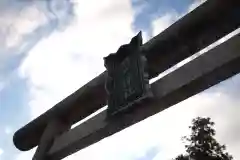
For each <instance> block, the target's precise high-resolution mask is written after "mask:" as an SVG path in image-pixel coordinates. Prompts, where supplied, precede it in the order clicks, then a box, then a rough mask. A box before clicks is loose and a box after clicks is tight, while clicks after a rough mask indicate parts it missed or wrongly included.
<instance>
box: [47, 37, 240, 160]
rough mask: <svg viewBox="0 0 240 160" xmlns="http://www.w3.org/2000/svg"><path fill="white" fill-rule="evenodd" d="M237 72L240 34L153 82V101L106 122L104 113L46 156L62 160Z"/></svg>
mask: <svg viewBox="0 0 240 160" xmlns="http://www.w3.org/2000/svg"><path fill="white" fill-rule="evenodd" d="M239 72H240V34H238V35H236V36H234V37H233V38H231V39H230V40H228V41H227V42H225V43H223V44H221V45H219V46H217V47H216V48H214V49H212V50H210V51H208V52H207V53H205V54H203V55H201V56H199V57H198V58H196V59H194V60H192V61H190V62H189V63H187V64H185V65H184V66H182V67H180V68H178V69H177V70H175V71H173V72H171V73H170V74H168V75H167V76H165V77H163V78H161V79H159V80H158V81H156V82H155V83H153V84H152V85H151V87H152V92H153V94H154V98H153V99H150V100H148V101H146V102H145V103H142V104H139V105H138V106H137V107H136V108H135V109H133V110H131V111H128V112H126V113H124V114H121V115H118V116H117V117H115V119H111V120H109V121H108V120H106V116H107V114H106V111H103V112H101V113H99V114H98V115H96V116H95V117H93V118H91V119H90V120H88V121H86V122H85V123H83V124H80V125H79V126H77V127H75V128H74V129H72V130H71V131H69V132H67V133H65V134H63V135H61V136H60V137H58V138H56V139H55V141H54V144H53V146H52V148H51V149H50V151H49V156H50V158H51V159H53V160H55V159H56V160H57V159H61V158H64V157H66V156H68V155H69V154H71V153H74V152H76V151H78V150H80V149H82V148H84V147H87V146H89V145H91V144H93V143H96V142H98V141H100V140H101V139H103V138H105V137H107V136H110V135H112V134H114V133H116V132H118V131H120V130H122V129H124V128H126V127H129V126H131V125H133V124H135V123H137V122H139V121H141V120H143V119H145V118H147V117H149V116H152V115H154V114H156V113H158V112H160V111H162V110H164V109H166V108H168V107H170V106H172V105H174V104H176V103H178V102H180V101H182V100H185V99H187V98H189V97H190V96H192V95H195V94H196V93H199V92H201V91H203V90H205V89H207V88H209V87H211V86H213V85H215V84H217V83H219V82H221V81H223V80H225V79H227V78H229V77H231V76H233V75H235V74H237V73H239Z"/></svg>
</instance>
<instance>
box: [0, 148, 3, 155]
mask: <svg viewBox="0 0 240 160" xmlns="http://www.w3.org/2000/svg"><path fill="white" fill-rule="evenodd" d="M3 152H4V151H3V149H1V148H0V156H1V155H2V154H3Z"/></svg>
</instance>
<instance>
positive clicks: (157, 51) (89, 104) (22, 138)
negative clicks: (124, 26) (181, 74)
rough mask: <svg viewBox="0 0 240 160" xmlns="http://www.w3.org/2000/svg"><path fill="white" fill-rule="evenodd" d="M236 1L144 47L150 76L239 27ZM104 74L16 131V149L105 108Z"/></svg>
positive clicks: (213, 4) (213, 0) (215, 3)
mask: <svg viewBox="0 0 240 160" xmlns="http://www.w3.org/2000/svg"><path fill="white" fill-rule="evenodd" d="M239 3H240V1H239V0H226V1H225V0H224V1H221V0H209V1H207V2H206V3H204V4H203V5H202V6H200V7H198V8H197V9H196V10H194V11H192V12H191V13H190V14H188V15H186V16H185V17H183V18H182V19H180V20H179V21H178V22H176V23H175V24H173V25H172V26H170V27H169V28H168V29H166V30H165V31H164V32H162V33H161V34H159V35H157V36H156V37H154V38H153V39H151V40H150V41H149V42H147V43H146V44H144V45H143V47H142V50H143V51H144V53H145V54H146V57H147V60H148V66H149V73H150V77H151V78H153V77H155V76H157V75H158V74H159V73H161V72H163V71H164V70H166V69H168V68H169V67H171V66H173V65H175V64H176V63H177V62H180V61H181V60H183V59H185V58H187V57H188V56H190V55H192V54H194V53H195V52H197V51H199V50H201V49H202V48H204V47H206V46H208V45H209V44H211V43H213V42H214V41H216V40H217V39H219V38H220V37H222V36H224V35H226V34H228V33H229V32H231V31H233V30H235V29H237V28H238V27H239V26H240V18H239V17H240V13H239V12H240V5H239ZM105 76H106V73H105V72H103V73H102V74H101V75H99V76H98V77H96V78H94V79H93V80H92V81H90V82H89V83H87V84H86V85H84V86H83V87H81V88H80V89H79V90H77V91H76V92H75V93H73V94H71V95H70V96H68V97H67V98H65V99H64V100H62V101H61V102H59V103H58V104H56V105H55V106H54V107H53V108H51V109H50V110H48V111H47V112H46V113H44V114H42V115H41V116H39V117H38V118H36V119H35V120H33V121H31V122H30V123H28V124H27V125H26V126H24V127H23V128H21V129H20V130H18V131H17V132H16V133H15V134H14V137H13V141H14V144H15V146H16V147H17V148H18V149H20V150H22V151H26V150H29V149H31V148H33V147H35V146H37V145H38V143H39V141H40V137H41V135H42V134H43V131H44V129H45V127H46V126H47V123H48V122H49V121H50V120H51V119H54V118H60V119H62V120H63V121H65V123H67V124H69V125H72V124H74V123H76V122H78V121H80V120H81V119H83V118H85V117H87V116H88V115H90V114H91V113H93V112H95V111H96V110H98V109H100V108H101V107H103V106H105V105H106V93H105V90H104V82H105Z"/></svg>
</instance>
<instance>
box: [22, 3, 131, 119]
mask: <svg viewBox="0 0 240 160" xmlns="http://www.w3.org/2000/svg"><path fill="white" fill-rule="evenodd" d="M76 5H77V7H76V15H77V18H76V21H75V22H74V23H73V25H72V26H70V27H68V28H67V29H66V30H64V31H63V32H55V33H53V34H52V35H51V36H50V37H48V38H46V39H44V40H42V41H41V42H39V43H38V44H37V45H36V46H35V47H34V48H33V49H32V50H31V51H30V52H29V54H28V56H27V57H26V59H25V60H24V62H23V63H22V65H21V67H20V69H19V74H20V76H22V77H25V78H28V80H29V81H28V82H29V84H30V95H31V101H30V102H29V106H30V107H31V112H32V118H34V117H37V116H39V115H40V114H41V113H43V112H44V111H46V110H47V109H49V108H51V107H52V106H53V105H54V104H56V103H57V102H58V101H60V100H62V99H63V98H64V97H66V96H68V95H69V94H70V93H72V92H73V91H75V90H76V89H78V88H79V87H81V86H82V85H84V84H85V83H86V82H88V81H89V80H91V79H92V78H94V77H95V76H96V75H97V74H99V73H101V72H102V71H103V70H104V65H103V59H102V58H103V56H106V55H108V54H110V53H112V52H115V51H116V50H117V49H118V47H119V46H120V45H122V44H124V43H128V42H129V40H130V38H131V37H132V36H133V35H134V31H133V30H132V26H131V25H132V22H133V11H132V8H131V3H130V1H128V0H124V1H112V0H104V1H101V3H99V2H98V1H94V0H90V1H79V2H78V3H76Z"/></svg>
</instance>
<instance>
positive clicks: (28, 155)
mask: <svg viewBox="0 0 240 160" xmlns="http://www.w3.org/2000/svg"><path fill="white" fill-rule="evenodd" d="M35 151H36V148H34V149H32V150H30V151H28V152H21V153H19V154H18V155H17V156H16V158H15V160H27V159H32V157H33V155H34V153H35Z"/></svg>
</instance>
